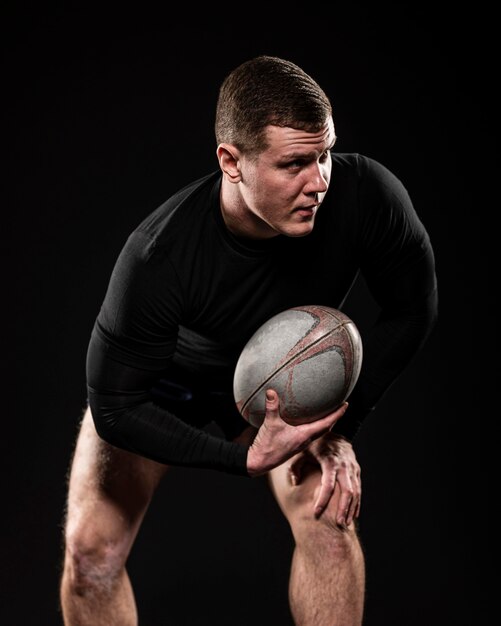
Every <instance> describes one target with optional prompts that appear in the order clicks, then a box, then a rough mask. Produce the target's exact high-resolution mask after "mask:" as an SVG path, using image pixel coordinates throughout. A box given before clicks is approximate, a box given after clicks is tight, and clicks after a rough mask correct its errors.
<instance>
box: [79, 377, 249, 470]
mask: <svg viewBox="0 0 501 626" xmlns="http://www.w3.org/2000/svg"><path fill="white" fill-rule="evenodd" d="M121 404H122V406H120V405H121ZM123 404H124V399H123V397H122V398H121V399H120V398H117V397H116V396H111V395H106V394H102V393H96V392H95V391H93V390H92V389H89V405H90V408H91V412H92V416H93V418H94V423H95V426H96V430H97V432H98V434H99V436H100V437H102V438H103V439H104V440H105V441H107V442H108V443H110V444H112V445H114V446H116V447H119V448H122V449H125V450H128V451H129V452H134V453H136V454H139V455H141V456H145V457H147V458H150V459H152V460H155V461H158V462H160V463H165V464H168V465H182V466H189V467H199V468H210V469H215V470H220V471H225V472H228V473H231V474H240V475H247V450H248V446H245V445H242V444H239V443H233V442H229V441H225V440H224V439H221V438H219V437H215V436H213V435H210V434H209V433H206V432H204V431H203V430H200V429H198V428H194V427H193V426H190V425H189V424H187V423H185V422H183V421H182V420H181V419H179V418H177V417H176V416H175V415H173V414H171V413H169V412H168V411H167V410H166V409H164V408H161V407H159V406H157V405H155V404H154V403H153V402H151V401H148V400H145V401H139V402H138V401H137V400H136V402H134V401H132V402H131V403H130V404H129V405H128V406H127V405H125V406H123Z"/></svg>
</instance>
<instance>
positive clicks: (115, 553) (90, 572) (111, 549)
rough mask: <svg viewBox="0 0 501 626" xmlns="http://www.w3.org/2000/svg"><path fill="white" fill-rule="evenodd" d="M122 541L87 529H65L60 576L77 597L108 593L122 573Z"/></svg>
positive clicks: (125, 551)
mask: <svg viewBox="0 0 501 626" xmlns="http://www.w3.org/2000/svg"><path fill="white" fill-rule="evenodd" d="M126 544H127V541H126V540H125V538H124V537H120V536H116V535H113V534H109V533H106V532H103V530H102V529H98V528H96V527H95V526H93V525H92V524H91V525H90V526H86V527H83V526H80V527H79V526H74V527H73V528H71V527H69V528H68V529H67V530H66V533H65V559H64V575H65V578H66V582H67V584H68V585H69V587H70V589H71V591H72V592H73V593H75V594H77V595H82V596H83V595H88V594H89V593H93V592H98V593H100V594H102V593H110V592H111V591H112V589H113V588H114V586H115V584H116V583H117V582H118V581H119V579H120V578H121V576H122V575H123V572H124V570H125V562H126V560H127V556H128V549H126Z"/></svg>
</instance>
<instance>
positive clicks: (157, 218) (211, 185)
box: [119, 171, 220, 268]
mask: <svg viewBox="0 0 501 626" xmlns="http://www.w3.org/2000/svg"><path fill="white" fill-rule="evenodd" d="M219 181H220V172H217V171H215V172H212V173H211V174H208V175H207V176H204V177H202V178H199V179H197V180H195V181H193V182H192V183H189V184H188V185H186V186H184V187H182V188H180V189H179V190H178V191H177V192H175V193H174V194H172V195H171V196H170V197H169V198H167V200H165V201H164V202H163V203H162V204H161V205H160V206H158V207H157V208H156V209H155V210H154V211H152V212H151V213H150V214H149V215H147V216H146V217H145V218H144V219H143V220H142V221H141V222H140V223H139V225H138V226H137V227H136V228H135V229H134V230H133V231H132V232H131V233H130V235H129V237H128V238H127V241H126V242H125V244H124V246H123V248H122V251H121V253H120V256H119V264H120V263H121V264H122V265H123V264H124V263H125V265H127V266H129V267H132V265H131V264H133V265H134V266H135V267H137V265H138V264H145V263H147V264H148V265H149V267H150V268H151V267H153V266H154V265H155V264H157V263H163V262H164V261H167V259H168V258H172V257H176V256H179V255H181V256H182V255H183V251H185V250H186V247H187V245H191V244H187V242H191V241H193V240H194V239H196V231H203V230H204V228H205V224H206V219H205V218H204V216H207V215H210V212H211V211H210V209H211V204H212V202H213V199H214V197H216V196H217V193H218V189H219Z"/></svg>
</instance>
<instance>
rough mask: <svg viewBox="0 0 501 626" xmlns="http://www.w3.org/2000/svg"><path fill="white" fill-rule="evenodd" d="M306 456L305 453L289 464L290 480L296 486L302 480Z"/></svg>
mask: <svg viewBox="0 0 501 626" xmlns="http://www.w3.org/2000/svg"><path fill="white" fill-rule="evenodd" d="M304 461H305V458H304V456H303V455H301V456H298V457H297V459H296V460H295V461H294V462H293V463H291V464H290V465H289V468H288V474H289V480H290V482H291V484H292V485H293V486H294V487H297V485H299V483H300V482H301V478H302V475H303V466H304Z"/></svg>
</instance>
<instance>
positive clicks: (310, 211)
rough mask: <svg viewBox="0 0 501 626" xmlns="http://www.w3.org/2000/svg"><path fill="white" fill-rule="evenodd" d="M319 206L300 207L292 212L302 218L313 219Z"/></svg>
mask: <svg viewBox="0 0 501 626" xmlns="http://www.w3.org/2000/svg"><path fill="white" fill-rule="evenodd" d="M318 206H319V205H318V204H311V205H309V206H299V207H296V208H295V209H293V210H292V213H296V214H297V215H300V216H301V217H312V216H313V215H315V213H316V212H317V209H318Z"/></svg>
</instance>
